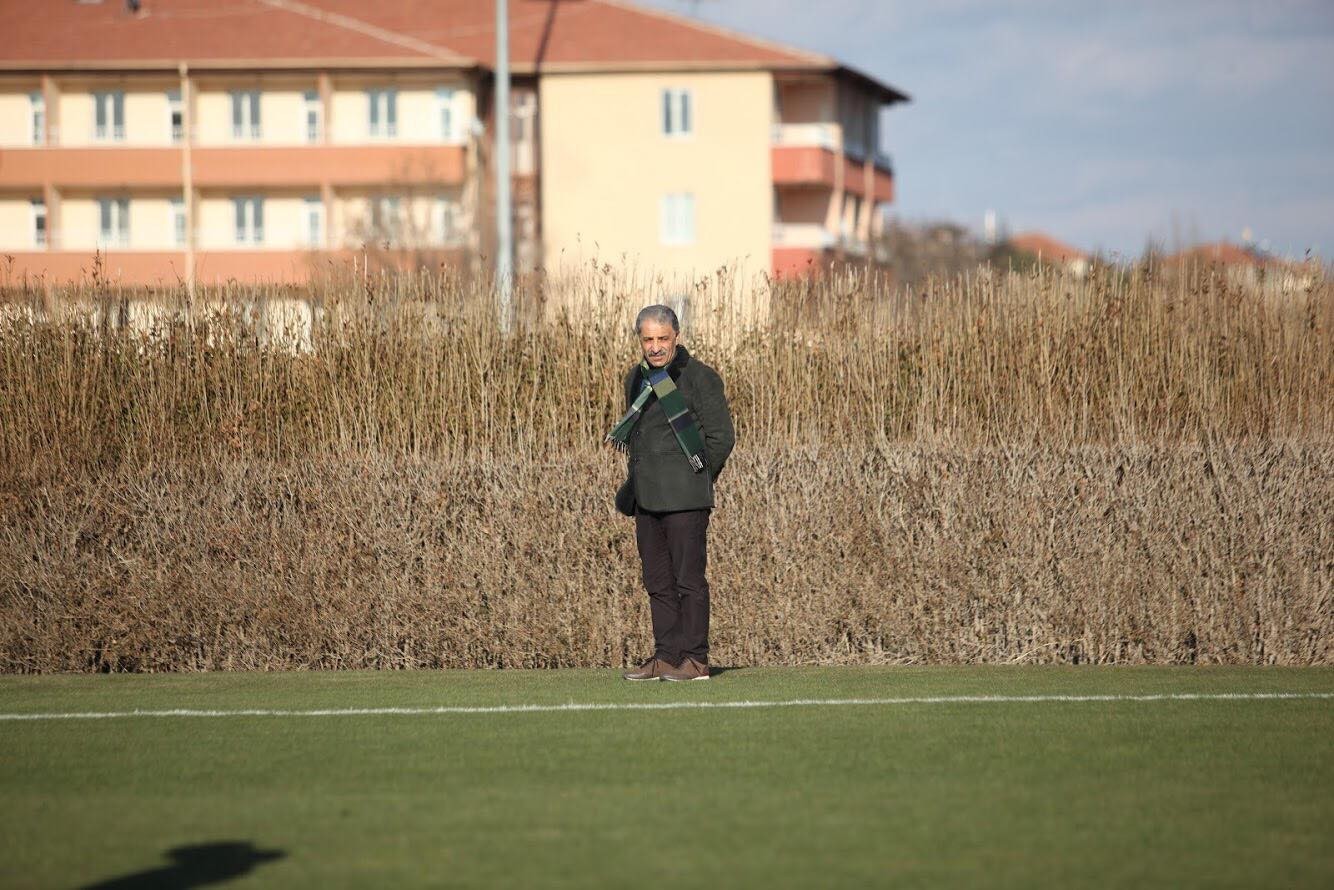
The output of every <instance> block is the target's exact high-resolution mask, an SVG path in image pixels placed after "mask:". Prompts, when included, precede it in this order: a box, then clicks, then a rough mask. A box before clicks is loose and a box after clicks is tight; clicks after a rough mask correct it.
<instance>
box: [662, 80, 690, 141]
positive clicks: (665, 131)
mask: <svg viewBox="0 0 1334 890" xmlns="http://www.w3.org/2000/svg"><path fill="white" fill-rule="evenodd" d="M694 93H695V91H694V90H692V89H691V88H690V87H666V88H664V89H663V91H662V100H661V102H660V103H659V109H658V110H659V112H660V114H661V116H662V117H661V124H662V135H664V136H666V137H668V138H669V139H685V138H688V137H690V136H692V135H694V133H695V96H694Z"/></svg>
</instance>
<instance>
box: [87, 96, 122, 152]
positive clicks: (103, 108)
mask: <svg viewBox="0 0 1334 890" xmlns="http://www.w3.org/2000/svg"><path fill="white" fill-rule="evenodd" d="M93 138H94V139H97V140H98V141H101V142H106V141H111V142H124V141H125V93H124V92H123V91H121V90H115V91H113V92H99V93H93Z"/></svg>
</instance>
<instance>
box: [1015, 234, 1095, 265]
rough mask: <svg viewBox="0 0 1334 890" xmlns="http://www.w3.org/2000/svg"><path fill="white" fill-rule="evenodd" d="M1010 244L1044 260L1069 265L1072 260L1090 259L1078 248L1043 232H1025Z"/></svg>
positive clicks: (1016, 236)
mask: <svg viewBox="0 0 1334 890" xmlns="http://www.w3.org/2000/svg"><path fill="white" fill-rule="evenodd" d="M1009 243H1010V246H1011V247H1013V248H1014V249H1015V250H1020V251H1023V252H1024V253H1031V254H1033V256H1040V257H1042V258H1043V259H1044V260H1054V261H1056V262H1061V263H1068V262H1070V261H1071V260H1084V259H1088V254H1086V253H1084V251H1082V250H1080V249H1079V248H1078V247H1074V246H1072V245H1069V244H1066V243H1065V242H1063V241H1057V240H1056V239H1055V238H1053V237H1051V236H1050V235H1044V234H1043V233H1042V232H1023V233H1021V234H1018V235H1015V236H1014V237H1013V238H1011V239H1010V242H1009Z"/></svg>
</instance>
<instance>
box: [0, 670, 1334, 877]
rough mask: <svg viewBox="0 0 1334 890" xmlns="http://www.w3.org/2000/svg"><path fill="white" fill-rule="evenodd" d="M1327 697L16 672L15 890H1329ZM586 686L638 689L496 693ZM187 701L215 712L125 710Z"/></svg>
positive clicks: (456, 676) (1214, 681) (1230, 678)
mask: <svg viewBox="0 0 1334 890" xmlns="http://www.w3.org/2000/svg"><path fill="white" fill-rule="evenodd" d="M1232 693H1238V694H1242V696H1243V697H1234V698H1221V697H1208V696H1221V695H1227V694H1232ZM1273 694H1283V695H1291V696H1293V697H1284V698H1272V697H1270V698H1266V697H1256V696H1266V695H1273ZM1162 695H1166V696H1181V695H1185V696H1192V695H1199V696H1205V697H1198V698H1190V697H1186V698H1181V697H1167V698H1149V697H1148V696H1162ZM1049 696H1073V697H1090V696H1091V697H1095V698H1093V699H1092V700H1089V699H1084V700H1070V699H1065V700H1058V699H1053V698H1047V697H1049ZM1098 696H1105V697H1109V698H1097V697H1098ZM1124 696H1141V698H1124ZM1332 696H1334V669H1327V668H1307V669H1295V668H1294V669H1283V668H1151V667H1143V668H1062V667H1031V666H1029V667H985V668H980V667H963V668H784V669H764V668H747V669H734V670H729V671H725V672H723V673H722V674H720V675H719V676H717V677H716V678H715V679H714V680H712V681H710V682H709V683H707V684H705V683H694V684H681V685H674V684H665V683H650V684H627V683H624V682H623V681H620V680H619V679H617V678H616V675H615V674H614V673H613V672H609V671H550V672H527V671H503V672H500V671H497V672H416V673H413V672H404V673H362V672H357V673H352V672H344V673H304V674H193V675H132V676H116V675H112V676H73V675H58V676H40V677H3V678H0V714H3V715H4V719H0V752H3V753H0V885H3V886H5V887H69V886H103V887H138V886H197V885H199V884H201V883H204V882H206V881H219V882H225V881H227V879H228V878H229V877H231V876H236V877H237V879H236V880H235V882H234V884H232V886H237V887H240V886H247V885H248V886H275V887H277V886H281V887H303V886H310V887H315V886H321V887H323V886H332V887H339V886H342V887H375V886H449V887H452V886H534V885H546V886H569V887H593V886H642V887H668V886H670V887H704V886H709V887H734V886H765V887H775V886H791V887H814V886H873V885H874V886H895V887H913V886H979V885H981V886H1056V885H1060V884H1078V885H1080V886H1100V887H1123V886H1129V885H1132V884H1146V885H1149V886H1201V887H1202V886H1211V887H1220V886H1238V887H1241V886H1249V887H1258V886H1266V887H1328V886H1331V885H1334V748H1332V747H1331V739H1332V738H1334V697H1332ZM970 697H971V698H970ZM977 697H997V698H992V699H991V700H978V698H977ZM1018 697H1036V698H1034V699H1030V700H1014V699H1016V698H1018ZM854 699H855V700H861V701H860V703H856V704H852V703H846V702H847V700H854ZM1007 699H1008V700H1007ZM800 700H818V701H819V702H820V703H806V704H789V705H787V706H778V705H764V706H755V707H731V706H726V705H727V703H738V702H751V703H763V702H768V703H776V702H789V703H791V702H795V701H800ZM867 700H873V701H867ZM835 702H844V703H835ZM570 703H577V704H594V703H597V704H606V705H621V706H626V705H633V706H636V708H626V707H619V708H611V707H609V708H606V709H583V710H579V709H566V710H550V709H547V710H541V709H534V710H527V711H523V710H520V711H514V710H505V708H510V707H513V706H520V705H532V706H554V705H567V704H570ZM643 705H652V706H655V707H654V708H651V709H646V708H643V707H639V706H643ZM659 705H662V706H665V707H661V708H658V707H656V706H659ZM696 705H706V707H696ZM713 705H723V706H720V707H714V706H713ZM388 708H403V709H418V710H416V711H414V712H413V713H384V712H383V711H382V709H388ZM434 708H443V709H454V710H443V711H438V712H434V713H431V712H422V710H421V709H434ZM469 708H474V709H480V710H472V711H470V710H467V709H469ZM170 709H194V710H198V711H208V712H212V714H213V716H190V715H179V714H178V715H174V716H147V715H138V716H130V715H127V714H126V712H132V711H134V710H150V711H161V710H170ZM349 709H370V710H372V711H373V712H372V713H360V714H348V713H340V712H342V711H346V710H349ZM237 710H251V711H254V710H261V711H262V710H270V711H271V710H281V711H285V712H287V713H283V714H274V713H265V714H253V713H252V714H249V715H238V714H235V713H229V712H234V711H237ZM302 711H320V712H323V713H319V714H310V713H292V712H302ZM377 711H378V712H377ZM108 712H116V713H119V714H120V716H110V717H101V718H92V717H88V716H85V717H80V718H77V719H50V718H40V719H14V715H19V714H27V715H37V714H47V715H50V714H68V713H83V714H90V713H98V714H106V713H108ZM179 848H188V849H185V850H180V849H179ZM173 850H176V851H177V852H176V853H175V854H173V853H172V852H171V851H173ZM173 856H174V858H173Z"/></svg>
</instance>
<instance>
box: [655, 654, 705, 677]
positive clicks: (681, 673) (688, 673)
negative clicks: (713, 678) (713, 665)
mask: <svg viewBox="0 0 1334 890" xmlns="http://www.w3.org/2000/svg"><path fill="white" fill-rule="evenodd" d="M662 678H663V679H664V680H672V681H676V680H707V679H709V666H708V665H707V664H705V663H704V662H702V661H696V660H695V659H693V658H687V659H685V660H684V661H682V662H681V666H680V667H675V668H671V669H670V670H666V671H663V673H662Z"/></svg>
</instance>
